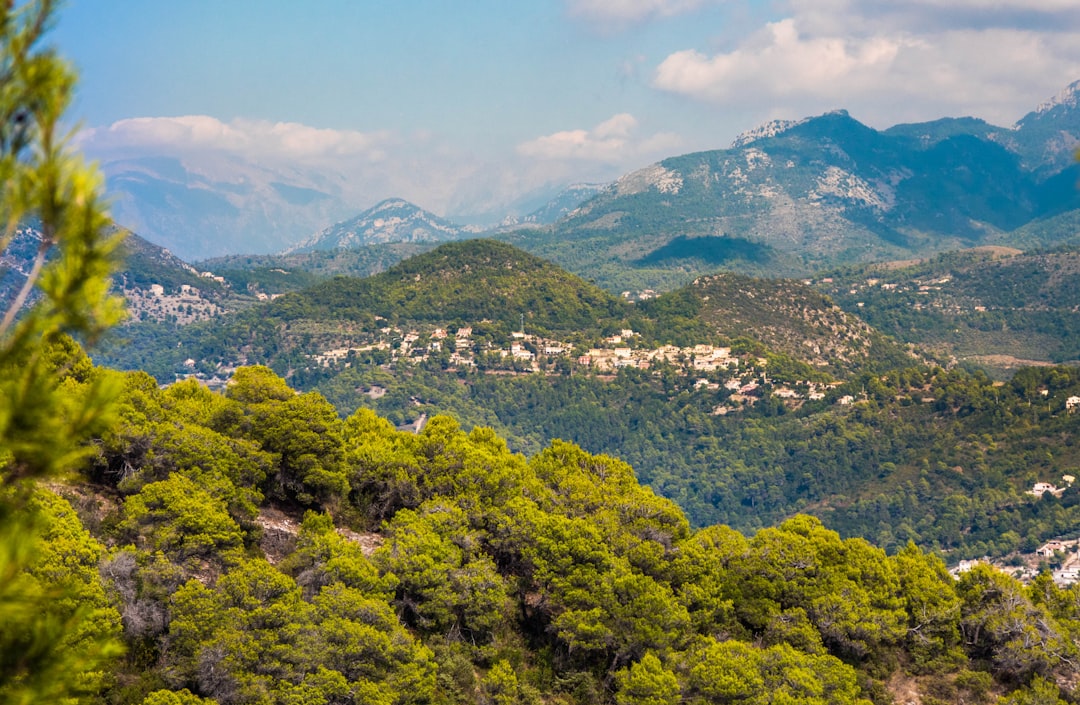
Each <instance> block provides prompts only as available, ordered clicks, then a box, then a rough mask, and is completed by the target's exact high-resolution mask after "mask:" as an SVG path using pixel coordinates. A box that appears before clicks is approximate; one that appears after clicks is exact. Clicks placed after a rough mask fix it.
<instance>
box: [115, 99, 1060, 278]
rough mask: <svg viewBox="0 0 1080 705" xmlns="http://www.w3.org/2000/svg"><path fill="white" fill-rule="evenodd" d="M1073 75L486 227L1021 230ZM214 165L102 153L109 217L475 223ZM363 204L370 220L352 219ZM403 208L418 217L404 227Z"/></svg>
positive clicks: (884, 236) (811, 262)
mask: <svg viewBox="0 0 1080 705" xmlns="http://www.w3.org/2000/svg"><path fill="white" fill-rule="evenodd" d="M1078 86H1080V82H1078V83H1073V84H1071V85H1070V86H1068V87H1067V88H1066V89H1064V90H1063V91H1062V92H1061V93H1060V94H1059V95H1058V96H1055V97H1054V98H1053V99H1051V100H1048V101H1047V102H1045V103H1044V104H1042V105H1040V106H1038V107H1037V108H1036V109H1034V110H1032V111H1031V112H1030V113H1028V114H1027V115H1026V116H1024V117H1023V118H1021V119H1020V120H1019V121H1018V122H1017V123H1016V125H1015V126H1013V127H1011V128H1004V127H997V126H994V125H990V124H989V123H986V122H984V121H982V120H978V119H975V118H944V119H941V120H938V121H934V122H929V123H919V124H906V125H897V126H894V127H892V128H889V129H887V130H883V131H879V130H874V129H872V128H869V127H867V126H865V125H863V124H861V123H860V122H858V120H856V119H854V118H853V117H851V116H850V115H848V114H847V113H846V112H844V111H842V110H840V111H834V112H831V113H827V114H825V115H821V116H817V117H812V118H805V119H802V120H795V121H786V122H785V121H776V122H773V123H769V124H767V125H764V126H761V127H759V128H756V129H754V130H750V131H749V132H747V133H744V134H743V135H741V136H740V137H739V138H737V139H736V140H735V142H734V144H733V146H732V147H731V148H730V149H723V150H714V151H708V152H699V153H696V154H688V155H682V156H676V157H671V158H669V159H665V160H663V161H661V162H659V163H657V164H654V165H651V166H648V167H645V168H643V169H640V170H638V171H635V172H632V173H630V174H626V175H625V176H623V177H622V178H620V179H618V180H617V181H616V182H615V183H614V184H612V185H610V186H608V187H606V188H604V189H602V190H600V189H599V187H597V186H595V185H585V186H581V185H578V186H573V187H570V188H566V189H565V190H560V189H552V190H551V191H550V192H549V194H548V196H547V197H546V200H548V201H549V203H548V204H547V205H546V206H543V207H541V208H539V209H537V210H535V211H533V212H531V213H528V214H520V215H514V214H512V213H510V214H508V215H506V216H505V217H503V218H501V219H495V220H493V221H492V222H491V223H490V224H489V225H490V229H491V230H494V229H496V228H498V227H500V226H501V227H502V228H503V229H506V228H507V227H514V226H516V225H528V226H530V228H531V229H530V231H529V232H526V233H523V234H522V235H520V237H519V238H518V239H517V240H516V242H517V243H518V244H520V245H522V246H524V247H525V248H526V249H529V250H531V251H535V252H537V253H538V254H542V255H544V256H547V257H551V258H552V259H555V260H556V261H560V262H561V263H563V264H564V265H567V266H570V265H571V260H573V259H580V257H581V254H582V252H585V251H588V252H590V253H591V256H590V258H591V259H593V260H597V259H601V260H604V259H607V260H611V261H612V262H613V263H619V264H620V265H622V266H630V267H637V268H640V267H642V266H645V265H647V264H649V263H654V264H655V261H656V260H658V259H660V260H662V259H665V258H670V256H669V255H670V254H671V253H666V252H665V251H664V250H663V249H662V248H663V247H664V246H665V245H668V244H669V243H671V241H672V240H673V239H675V238H677V237H702V236H709V237H723V238H724V241H723V242H722V243H720V246H719V247H717V246H715V243H714V244H713V245H714V246H705V245H704V243H695V244H697V245H701V246H702V247H699V248H698V249H704V250H708V252H706V253H705V254H704V255H702V256H701V257H698V259H699V260H702V259H704V260H706V261H705V262H701V261H699V262H698V263H697V264H698V266H700V265H701V264H708V265H715V264H717V263H718V262H717V261H719V262H723V261H727V260H730V259H736V260H738V259H742V260H748V261H751V262H756V263H757V264H764V266H765V267H766V269H772V270H776V271H789V272H794V271H802V270H805V269H807V268H812V267H815V266H821V265H823V264H831V263H834V262H839V261H869V260H873V259H882V258H892V257H898V256H905V255H909V254H911V253H924V252H932V251H938V250H943V249H949V248H952V247H957V246H965V245H971V244H980V243H986V242H1005V241H1007V240H1008V238H1009V233H1011V232H1012V231H1014V230H1015V229H1017V228H1020V227H1022V226H1025V225H1027V224H1029V223H1031V222H1032V221H1039V220H1041V219H1045V218H1047V217H1049V216H1053V215H1055V214H1058V213H1060V212H1062V211H1067V210H1070V209H1074V208H1076V207H1077V206H1078V205H1080V199H1078V197H1077V195H1076V191H1075V189H1074V188H1073V186H1074V185H1075V182H1076V181H1077V177H1078V175H1080V170H1078V169H1077V167H1076V166H1075V165H1074V164H1073V162H1072V153H1073V151H1074V149H1075V147H1076V145H1077V144H1080V110H1078V108H1077V92H1078ZM208 163H210V164H211V167H209V168H208V167H207V166H206V164H202V165H200V167H199V168H198V169H195V168H194V167H189V166H188V165H186V164H184V163H183V162H181V161H180V160H177V159H170V158H157V157H154V156H152V155H144V156H137V157H133V158H131V159H127V160H123V161H117V162H112V163H108V164H105V165H104V169H105V171H106V173H107V175H108V186H109V190H110V193H111V194H112V195H113V198H114V207H113V211H114V215H115V217H116V219H117V221H118V222H119V223H120V224H122V225H124V226H127V227H130V228H132V229H133V230H135V231H136V232H139V233H140V234H142V235H144V236H145V237H147V238H148V239H150V240H151V241H153V242H156V243H158V244H160V245H162V246H165V247H168V248H169V249H170V250H172V251H173V252H175V253H177V254H178V255H180V256H182V257H184V258H185V259H188V260H196V259H203V258H206V257H210V256H217V255H223V254H238V253H265V252H272V251H282V250H286V249H291V250H299V249H301V248H304V249H330V248H334V247H352V246H356V245H362V244H370V243H378V242H389V241H416V240H432V241H439V240H444V239H453V238H457V237H463V236H465V237H467V236H471V235H474V234H475V233H476V232H478V231H481V230H483V229H484V228H482V227H479V226H475V225H474V226H462V225H457V224H454V223H453V222H452V220H453V219H452V218H441V219H440V218H439V217H438V216H435V215H422V216H421V215H416V214H413V215H410V214H406V213H402V212H398V213H396V214H393V215H391V217H389V218H382V219H381V220H382V225H381V226H375V225H374V221H375V220H380V219H379V218H378V217H377V214H375V213H374V212H371V211H372V210H373V209H369V211H364V212H362V213H361V214H359V215H356V214H355V213H356V211H355V210H353V209H350V207H349V205H348V203H347V201H348V198H349V197H348V196H347V189H346V188H345V185H344V184H342V183H341V182H340V177H334V176H332V175H326V174H320V173H318V172H316V171H314V170H310V169H308V170H301V169H294V170H292V171H291V172H289V173H277V172H272V171H270V170H267V169H263V168H259V167H254V166H252V165H245V164H242V163H239V162H237V160H228V162H227V163H226V162H225V160H222V161H221V162H218V163H216V164H215V163H213V162H208ZM598 190H599V193H597V191H598ZM391 200H392V201H394V202H396V203H397V204H398V207H399V208H409V207H411V208H414V209H415V210H416V211H417V213H419V211H421V210H422V209H421V208H420V207H419V206H411V204H409V206H406V205H405V202H403V201H401V199H391ZM534 202H535V201H534ZM579 205H580V206H582V207H581V208H577V207H578V206H579ZM384 206H385V203H383V204H379V206H376V208H378V207H384ZM508 207H509V206H508ZM350 211H351V212H350ZM350 216H352V217H351V218H350ZM564 216H565V217H564ZM365 218H372V222H371V223H369V224H368V225H367V226H366V227H365V228H361V229H360V230H356V231H355V232H353V230H355V229H356V226H357V225H359V224H360V223H361V222H362V221H363V220H364V219H365ZM413 218H419V219H420V220H426V221H428V222H427V223H426V224H424V225H423V226H422V227H419V229H418V228H417V227H410V226H408V222H410V219H413ZM559 218H563V219H562V220H559V222H558V223H557V224H554V225H551V223H553V222H554V221H555V220H556V219H559ZM500 220H501V222H499V221H500ZM328 223H338V225H328ZM535 226H547V227H535ZM350 227H351V228H353V230H350ZM361 230H362V231H363V235H362V236H361V232H360V231H361ZM349 232H352V235H348V234H347V233H349ZM1065 235H1068V234H1067V233H1066V234H1065ZM1054 237H1056V236H1054ZM567 241H572V242H573V243H576V244H569V245H568V244H566V243H567ZM567 248H569V249H567ZM564 250H565V251H564ZM676 250H678V248H676ZM710 252H711V254H710ZM675 254H676V255H678V256H676V257H675V258H676V259H680V258H682V259H685V257H682V256H681V254H680V253H679V252H678V251H677V252H676V253H675ZM650 257H651V258H652V260H650V259H649V258H650Z"/></svg>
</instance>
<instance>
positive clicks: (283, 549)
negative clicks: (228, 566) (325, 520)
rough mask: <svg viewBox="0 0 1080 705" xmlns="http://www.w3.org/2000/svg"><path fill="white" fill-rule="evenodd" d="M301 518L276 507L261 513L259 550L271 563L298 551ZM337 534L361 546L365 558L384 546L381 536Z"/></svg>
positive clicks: (357, 533)
mask: <svg viewBox="0 0 1080 705" xmlns="http://www.w3.org/2000/svg"><path fill="white" fill-rule="evenodd" d="M300 522H301V518H300V517H298V516H294V515H292V514H288V513H286V512H283V511H282V510H280V509H277V508H274V507H266V508H264V509H262V510H260V511H259V516H258V517H256V519H255V523H256V524H258V525H259V527H260V528H261V529H262V538H261V539H260V540H259V548H260V549H262V552H263V555H265V556H266V560H267V561H269V562H270V563H272V564H273V563H277V562H279V561H280V560H282V559H283V558H285V557H286V556H288V555H289V554H290V553H292V552H293V551H295V550H296V537H297V536H298V535H299V534H300ZM337 532H338V533H339V534H340V535H341V536H343V537H344V538H345V539H347V540H349V541H352V542H353V543H355V544H358V545H359V546H360V551H361V553H363V554H364V555H365V556H371V554H372V553H374V552H375V549H377V548H378V547H379V546H381V545H382V542H383V537H382V536H380V535H379V534H371V533H360V532H357V531H353V530H351V529H345V528H338V529H337Z"/></svg>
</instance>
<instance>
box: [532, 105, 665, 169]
mask: <svg viewBox="0 0 1080 705" xmlns="http://www.w3.org/2000/svg"><path fill="white" fill-rule="evenodd" d="M637 126H638V121H637V119H636V118H634V116H633V115H630V114H629V113H619V114H618V115H614V116H612V117H610V118H608V119H607V120H605V121H603V122H601V123H600V124H599V125H597V126H596V127H594V128H592V129H591V130H583V129H578V130H564V131H562V132H556V133H554V134H550V135H544V136H542V137H537V138H536V139H532V140H529V141H527V142H522V143H521V144H519V145H518V147H517V152H518V154H520V155H521V156H523V157H528V158H531V159H539V160H585V161H597V162H608V163H616V164H626V163H628V162H630V163H632V162H633V161H634V160H635V158H640V157H643V156H646V155H648V154H650V153H652V152H655V151H656V150H657V149H658V148H666V147H671V148H674V147H675V146H677V145H678V143H679V139H678V137H676V136H675V135H672V134H670V133H658V134H655V135H652V136H650V137H647V138H644V139H638V138H636V137H635V135H634V133H635V132H636V130H637Z"/></svg>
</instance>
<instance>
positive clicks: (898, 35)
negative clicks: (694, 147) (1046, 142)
mask: <svg viewBox="0 0 1080 705" xmlns="http://www.w3.org/2000/svg"><path fill="white" fill-rule="evenodd" d="M983 6H986V7H990V6H992V7H993V8H994V10H995V11H1000V12H1005V11H1009V10H1015V11H1017V12H1024V13H1029V14H1030V13H1033V12H1036V11H1044V12H1045V13H1054V12H1057V11H1059V9H1061V8H1063V7H1064V8H1066V10H1064V11H1072V10H1073V7H1075V3H1073V4H1072V6H1071V7H1066V3H1064V2H1061V0H1034V2H1032V3H1028V2H1027V0H1024V1H1023V2H1021V0H956V2H953V1H952V0H949V2H946V0H911V1H910V2H908V0H904V2H903V3H901V2H900V1H899V0H876V1H875V0H869V1H867V2H855V1H854V0H793V1H792V2H791V3H790V7H791V10H792V12H793V15H792V16H791V17H787V18H785V19H783V20H780V21H777V22H772V23H769V24H768V25H766V26H765V27H764V28H762V29H761V30H760V31H758V32H756V33H754V34H752V35H750V36H749V37H747V38H746V39H745V40H744V41H742V42H741V43H740V44H739V45H738V46H735V47H734V48H731V49H730V50H728V51H723V52H719V53H712V54H706V53H703V52H701V51H698V50H696V49H686V50H682V51H677V52H674V53H672V54H670V55H669V56H667V58H665V59H664V60H663V61H661V62H660V64H659V65H658V66H657V68H656V70H655V72H654V74H653V80H652V85H653V86H654V87H655V88H658V89H660V90H663V91H666V92H670V93H674V94H678V95H683V96H686V97H690V98H693V99H695V100H699V101H703V102H705V103H711V104H716V105H721V106H724V107H725V109H730V108H733V107H738V108H739V109H740V110H745V111H749V112H752V113H755V114H757V115H758V116H759V117H765V116H768V117H788V118H798V117H804V116H806V115H812V114H817V113H820V112H823V111H825V110H830V109H833V108H847V109H849V110H850V111H851V112H852V113H853V115H854V116H855V117H856V118H858V119H860V120H862V121H863V122H867V123H868V124H871V125H873V126H875V127H887V126H889V125H893V124H896V123H898V122H906V121H918V120H931V119H935V118H939V117H944V116H962V115H973V116H976V117H981V118H983V119H986V120H988V121H990V122H993V123H996V124H999V125H1008V124H1011V123H1012V122H1014V121H1015V120H1017V119H1019V118H1020V117H1022V116H1023V114H1024V113H1026V112H1027V111H1028V110H1030V109H1032V108H1034V107H1035V106H1036V105H1037V104H1039V103H1040V102H1041V101H1043V100H1045V99H1046V98H1048V97H1050V96H1052V95H1054V94H1056V93H1057V92H1058V90H1060V89H1061V88H1062V87H1063V86H1065V85H1067V84H1068V83H1070V82H1072V81H1073V80H1076V79H1077V78H1080V22H1072V23H1071V24H1070V23H1064V24H1063V25H1062V26H1059V27H1056V28H1055V30H1054V31H1042V30H1039V29H1034V28H1025V26H1024V23H1023V22H1020V23H1018V25H1017V26H999V25H997V24H995V23H992V22H991V23H984V24H983V25H978V24H975V23H977V22H979V21H980V20H979V19H978V18H979V13H978V12H976V11H975V10H978V9H979V8H981V7H983ZM913 7H916V8H918V7H922V8H924V9H930V10H935V11H936V10H938V9H940V10H941V11H942V14H941V16H940V17H937V19H933V20H931V19H928V18H929V17H930V15H928V14H927V13H925V12H924V13H922V14H921V15H920V14H919V13H918V12H915V11H913V10H912V8H913ZM1032 8H1035V9H1034V10H1033V9H1032ZM958 13H959V14H958ZM1047 16H1049V15H1047ZM1044 19H1045V17H1044ZM934 23H936V24H934ZM1031 23H1032V24H1037V22H1035V20H1031Z"/></svg>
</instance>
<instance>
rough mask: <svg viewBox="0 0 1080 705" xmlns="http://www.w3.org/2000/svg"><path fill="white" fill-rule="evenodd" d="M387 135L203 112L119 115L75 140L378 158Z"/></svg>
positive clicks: (121, 146) (97, 147) (140, 148)
mask: <svg viewBox="0 0 1080 705" xmlns="http://www.w3.org/2000/svg"><path fill="white" fill-rule="evenodd" d="M390 139H391V136H390V134H389V133H385V132H375V133H365V132H358V131H354V130H332V129H325V128H317V127H310V126H308V125H302V124H299V123H295V122H270V121H266V120H245V119H236V120H232V121H231V122H227V123H226V122H222V121H221V120H218V119H217V118H213V117H209V116H206V115H185V116H180V117H141V118H130V119H127V120H120V121H118V122H115V123H113V124H112V125H109V126H108V127H102V128H93V129H90V130H85V131H84V132H82V133H81V134H80V135H79V138H78V141H79V144H80V146H81V147H83V148H84V149H87V150H88V151H91V152H106V153H114V152H125V151H130V152H145V151H147V150H161V151H164V152H168V153H184V152H191V151H203V150H205V151H214V152H226V153H233V154H238V155H242V156H244V157H247V158H261V159H268V158H269V159H290V160H300V161H321V160H326V159H338V158H356V157H367V158H369V159H378V158H380V157H382V156H383V149H384V147H385V145H386V144H387V142H388V141H390Z"/></svg>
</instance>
